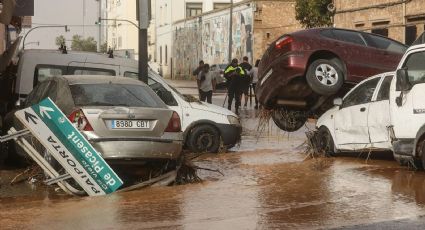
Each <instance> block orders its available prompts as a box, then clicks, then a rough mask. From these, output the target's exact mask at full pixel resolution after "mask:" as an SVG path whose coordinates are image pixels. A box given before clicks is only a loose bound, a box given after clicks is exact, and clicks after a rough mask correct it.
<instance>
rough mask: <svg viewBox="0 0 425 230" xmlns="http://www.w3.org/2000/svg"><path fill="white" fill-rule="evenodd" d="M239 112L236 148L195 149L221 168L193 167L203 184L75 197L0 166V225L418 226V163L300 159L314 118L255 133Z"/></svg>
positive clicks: (423, 187) (423, 208)
mask: <svg viewBox="0 0 425 230" xmlns="http://www.w3.org/2000/svg"><path fill="white" fill-rule="evenodd" d="M223 100H224V95H222V94H220V95H215V97H214V103H216V104H220V103H222V102H223ZM220 105H221V104H220ZM241 117H242V123H243V127H244V131H243V139H242V142H241V144H240V146H239V147H235V148H233V149H231V151H230V152H228V153H221V154H208V155H203V156H201V157H199V158H196V161H195V164H196V165H198V166H200V167H204V168H210V169H218V170H219V171H220V172H221V173H223V174H224V175H221V174H219V173H216V172H211V171H199V176H200V177H201V178H202V179H203V182H202V183H197V184H187V185H180V186H172V187H151V188H147V189H144V190H139V191H133V192H126V193H115V194H112V195H108V196H104V197H96V198H91V197H83V198H80V197H71V196H67V195H61V193H58V192H55V191H54V190H52V189H50V190H46V189H44V188H42V187H41V188H40V187H39V186H34V185H30V184H28V183H22V184H20V185H17V186H13V187H10V186H7V183H8V181H10V179H11V178H12V177H13V175H14V174H16V172H10V171H1V172H0V177H1V182H0V186H1V187H0V229H59V228H60V229H142V228H155V229H330V228H343V229H377V228H379V229H382V228H385V229H412V228H415V229H422V228H421V227H422V226H423V224H424V223H425V218H424V217H423V216H425V172H423V171H419V172H414V171H409V170H408V169H407V168H406V167H400V166H398V164H397V163H396V162H395V161H394V160H393V159H392V157H391V154H390V153H380V154H372V155H371V156H370V159H367V160H366V158H367V154H366V153H353V154H348V155H346V156H338V157H334V158H317V159H310V158H308V159H306V154H305V153H304V148H303V145H302V144H303V143H304V141H305V135H304V132H305V131H306V130H307V129H308V128H312V127H314V124H313V123H309V124H307V126H306V127H305V128H303V129H302V130H300V131H298V132H295V133H291V134H289V135H288V134H287V133H284V132H282V131H280V130H278V128H277V127H276V126H274V124H272V122H269V123H268V125H266V126H265V128H264V132H263V133H262V135H261V136H260V137H257V134H258V133H257V131H256V130H257V123H258V112H256V111H255V110H253V109H243V110H242V111H241ZM23 191H26V192H23Z"/></svg>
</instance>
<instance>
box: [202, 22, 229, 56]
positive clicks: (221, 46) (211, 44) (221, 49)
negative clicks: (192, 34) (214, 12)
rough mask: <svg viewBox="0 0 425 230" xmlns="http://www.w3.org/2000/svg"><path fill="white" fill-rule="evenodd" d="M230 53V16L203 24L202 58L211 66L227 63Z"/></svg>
mask: <svg viewBox="0 0 425 230" xmlns="http://www.w3.org/2000/svg"><path fill="white" fill-rule="evenodd" d="M228 53H229V16H225V15H222V16H219V17H214V18H211V19H207V20H205V21H204V22H203V36H202V57H203V59H204V60H205V61H206V62H208V63H211V64H219V63H227V56H228Z"/></svg>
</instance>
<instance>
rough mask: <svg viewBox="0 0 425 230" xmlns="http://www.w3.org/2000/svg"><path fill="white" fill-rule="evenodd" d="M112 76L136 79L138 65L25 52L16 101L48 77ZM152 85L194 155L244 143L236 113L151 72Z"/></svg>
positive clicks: (52, 52)
mask: <svg viewBox="0 0 425 230" xmlns="http://www.w3.org/2000/svg"><path fill="white" fill-rule="evenodd" d="M76 74H79V75H112V76H124V77H131V78H136V79H137V76H138V62H137V61H135V60H132V59H126V58H119V57H115V58H109V57H108V56H107V55H106V54H99V53H90V52H77V51H68V53H66V54H64V53H62V52H61V51H60V50H25V51H23V52H22V53H21V54H20V55H19V62H18V68H17V80H16V85H15V93H16V98H18V99H20V100H23V99H25V97H26V96H27V95H28V94H29V93H30V92H31V90H32V89H33V87H34V86H35V85H36V84H38V83H39V82H41V81H43V80H44V79H46V78H47V77H52V76H60V75H76ZM148 85H149V86H150V87H151V88H152V89H153V90H154V91H155V92H156V93H157V94H158V96H159V97H161V99H162V100H164V102H165V103H166V104H167V105H168V106H169V107H170V108H171V109H173V110H175V111H176V112H177V113H178V114H179V116H180V118H181V123H182V130H183V131H184V136H185V144H186V147H188V148H189V149H191V150H192V151H194V152H204V151H206V152H217V151H218V150H219V148H220V147H226V148H230V147H233V146H234V145H235V144H236V143H238V142H239V141H240V137H241V131H242V127H241V125H240V122H239V118H238V116H237V115H236V114H234V113H233V112H231V111H229V110H227V109H224V108H221V107H219V106H215V105H211V104H207V103H203V102H199V101H198V100H196V99H194V98H193V97H190V96H186V95H182V94H180V93H179V92H178V91H177V90H175V89H174V88H173V87H172V86H170V85H168V84H167V82H166V81H165V80H164V79H163V78H162V77H161V76H160V75H158V74H157V73H155V72H154V71H152V70H150V71H149V75H148Z"/></svg>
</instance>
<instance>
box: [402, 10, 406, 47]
mask: <svg viewBox="0 0 425 230" xmlns="http://www.w3.org/2000/svg"><path fill="white" fill-rule="evenodd" d="M403 31H404V36H403V43H404V44H406V2H403Z"/></svg>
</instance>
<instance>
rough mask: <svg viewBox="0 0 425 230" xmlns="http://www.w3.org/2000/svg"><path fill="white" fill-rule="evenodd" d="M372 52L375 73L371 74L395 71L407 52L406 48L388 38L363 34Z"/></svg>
mask: <svg viewBox="0 0 425 230" xmlns="http://www.w3.org/2000/svg"><path fill="white" fill-rule="evenodd" d="M362 35H363V37H364V38H365V40H366V42H367V46H368V47H369V48H370V50H371V52H370V53H371V55H372V58H373V59H372V60H373V66H374V71H375V72H371V74H372V75H373V74H377V73H383V72H387V71H393V70H394V69H395V68H396V67H397V65H398V63H399V62H400V59H401V57H402V56H403V54H404V53H405V51H406V49H407V48H406V46H404V45H403V44H401V43H398V42H396V41H393V40H391V39H388V38H384V37H381V36H377V35H373V34H366V33H363V34H362Z"/></svg>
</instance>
